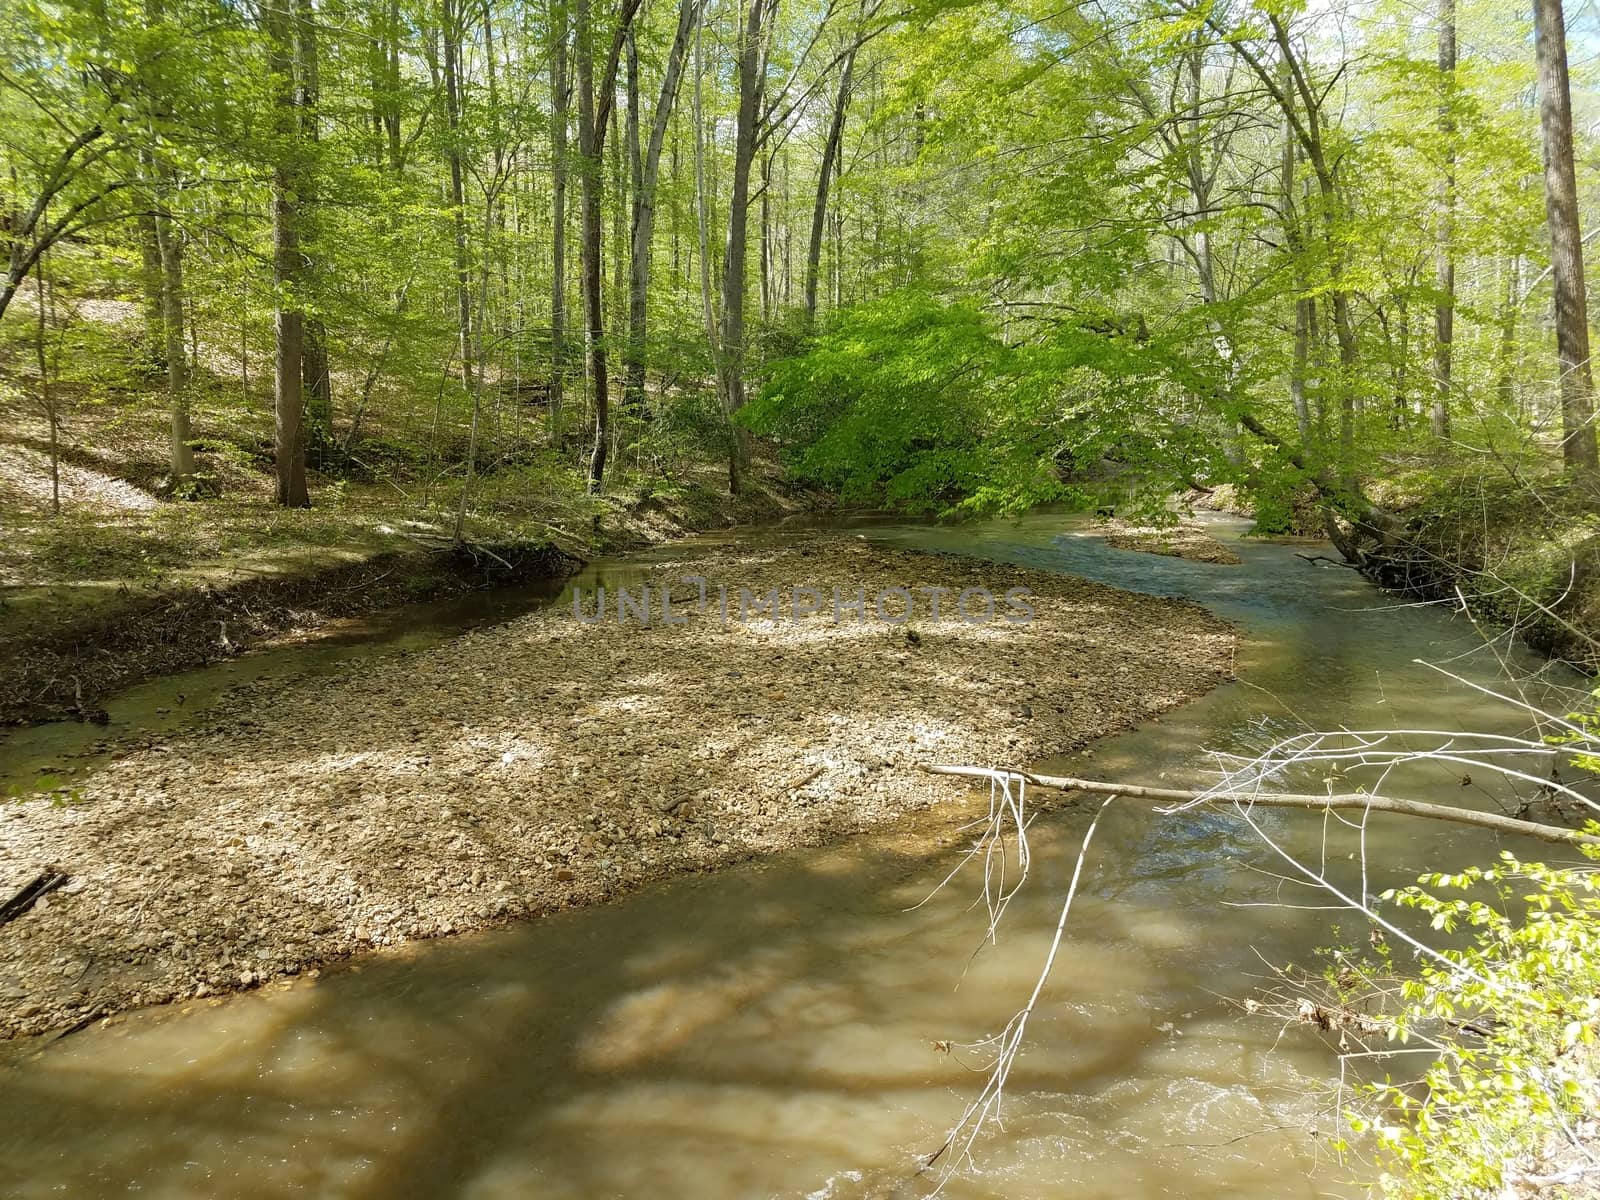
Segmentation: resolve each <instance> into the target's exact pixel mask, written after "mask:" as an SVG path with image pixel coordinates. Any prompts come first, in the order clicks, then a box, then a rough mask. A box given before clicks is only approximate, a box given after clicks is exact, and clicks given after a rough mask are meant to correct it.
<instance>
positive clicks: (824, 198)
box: [806, 42, 859, 325]
mask: <svg viewBox="0 0 1600 1200" xmlns="http://www.w3.org/2000/svg"><path fill="white" fill-rule="evenodd" d="M858 48H859V42H858V43H856V44H855V45H852V46H851V47H850V50H849V52H848V53H847V54H846V55H845V58H844V63H843V64H842V65H841V66H840V68H839V90H838V92H837V93H835V95H834V98H833V117H832V119H831V120H830V121H829V122H828V140H827V141H826V142H824V143H823V145H822V167H821V169H820V170H819V171H818V172H817V202H816V205H815V207H813V208H812V210H811V242H810V245H809V246H808V247H807V249H806V323H807V324H808V325H810V324H815V323H816V319H817V276H818V274H819V273H820V271H821V269H822V235H823V231H824V229H825V228H826V225H827V220H828V187H829V184H830V183H831V182H832V180H833V176H834V173H835V172H834V164H835V163H837V162H838V161H839V147H840V143H841V142H842V141H843V140H844V118H845V112H846V110H848V109H849V107H850V78H851V76H852V75H853V74H854V72H855V67H856V51H857V49H858Z"/></svg>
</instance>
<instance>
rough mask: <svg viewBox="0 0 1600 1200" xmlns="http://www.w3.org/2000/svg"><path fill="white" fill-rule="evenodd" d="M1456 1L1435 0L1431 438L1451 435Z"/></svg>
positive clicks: (1453, 329)
mask: <svg viewBox="0 0 1600 1200" xmlns="http://www.w3.org/2000/svg"><path fill="white" fill-rule="evenodd" d="M1455 79H1456V0H1439V88H1440V93H1441V94H1440V97H1439V135H1440V137H1441V139H1442V140H1443V142H1444V175H1443V177H1442V178H1441V179H1440V180H1439V251H1438V264H1437V277H1438V279H1437V285H1438V289H1439V302H1438V304H1437V305H1436V306H1435V308H1434V310H1433V327H1434V342H1433V412H1432V419H1431V422H1430V424H1431V426H1432V429H1433V436H1434V437H1436V438H1448V437H1449V436H1450V377H1451V372H1452V367H1453V361H1452V360H1453V352H1454V349H1455V347H1454V341H1455V319H1456V264H1455V258H1454V257H1453V250H1452V243H1453V242H1454V239H1455V206H1456V151H1455V134H1456V127H1455V117H1454V115H1453V113H1452V106H1453V105H1454V103H1455Z"/></svg>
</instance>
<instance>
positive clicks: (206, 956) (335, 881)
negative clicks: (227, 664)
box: [0, 535, 1236, 1037]
mask: <svg viewBox="0 0 1600 1200" xmlns="http://www.w3.org/2000/svg"><path fill="white" fill-rule="evenodd" d="M693 575H699V576H704V577H705V578H706V579H707V580H709V584H708V588H709V598H708V601H707V603H706V605H705V608H704V611H701V610H700V606H699V603H698V594H697V591H696V587H695V585H694V584H693V583H691V582H686V581H685V576H693ZM648 582H649V584H650V587H651V606H652V614H653V616H654V619H653V620H652V622H651V624H650V625H649V626H647V627H646V626H640V625H639V624H637V623H636V622H634V621H632V620H631V619H630V621H629V622H628V623H626V624H619V623H618V621H617V620H616V618H615V614H614V612H613V611H612V604H614V601H615V597H613V598H612V604H608V611H607V614H606V619H605V620H603V621H600V622H597V623H594V622H591V623H585V622H581V621H579V620H578V619H576V615H575V613H574V612H573V611H572V610H571V609H570V608H561V609H557V608H547V609H541V610H538V611H535V612H532V613H529V614H527V615H525V616H522V617H520V618H518V619H516V620H514V621H512V622H510V623H509V624H506V625H503V626H499V627H496V628H490V629H483V630H478V631H473V632H469V633H466V634H464V635H462V636H460V637H457V638H454V639H452V640H450V641H448V642H446V643H443V644H440V645H436V646H433V647H431V648H427V649H422V650H415V651H410V652H395V653H391V654H388V655H386V656H382V657H379V658H376V659H367V660H364V661H360V662H358V663H351V664H348V665H347V666H346V667H345V668H342V669H341V671H340V672H338V673H336V674H334V675H331V676H323V677H319V678H317V679H315V680H305V681H301V682H298V683H296V682H291V683H289V684H287V685H285V684H283V683H282V682H281V681H274V682H271V683H256V684H245V685H242V686H241V688H240V689H239V691H238V694H237V695H236V696H235V697H234V698H233V702H232V703H230V704H228V705H227V706H225V707H224V708H219V709H218V710H217V711H216V712H215V714H214V715H209V716H207V717H206V718H203V719H202V720H201V721H200V722H199V723H198V724H196V725H194V726H191V727H190V728H188V729H187V730H185V731H184V732H182V733H180V734H177V735H175V736H173V737H172V738H171V739H170V740H165V741H158V742H155V743H153V744H145V745H142V746H138V747H131V748H126V749H125V750H124V752H123V753H122V754H121V755H120V757H117V758H116V759H114V760H113V761H112V762H111V763H110V764H109V765H107V766H106V767H104V768H103V769H102V770H100V771H99V772H98V773H97V774H94V775H92V776H90V777H89V778H88V779H87V780H85V781H84V782H83V784H82V785H81V787H80V788H79V789H78V790H77V791H76V792H75V794H74V797H73V798H72V800H71V801H70V802H66V803H61V804H57V805H54V806H52V805H51V804H50V803H49V802H47V801H45V800H42V799H40V800H36V801H33V802H24V803H20V804H13V805H10V806H9V807H8V808H7V809H5V810H3V811H0V864H4V867H3V868H0V895H9V894H10V892H9V891H8V890H7V888H9V887H16V886H20V885H21V884H22V883H25V882H27V880H28V879H30V878H32V877H34V876H36V875H38V874H39V873H42V872H44V871H45V870H47V869H48V870H53V871H57V872H60V873H62V874H64V875H66V876H70V881H69V882H67V883H66V885H65V886H64V887H62V888H60V889H59V890H58V891H56V892H54V893H52V894H51V895H49V896H47V897H46V898H45V899H44V900H41V901H40V902H39V903H37V904H36V905H34V906H33V907H32V908H31V909H30V910H29V911H27V912H25V913H24V914H23V915H21V916H19V917H17V918H16V919H15V920H13V921H11V922H10V923H9V924H6V925H3V926H0V1001H3V1002H4V1003H3V1004H0V1035H3V1036H11V1037H15V1036H18V1035H23V1034H32V1033H39V1032H43V1031H46V1030H50V1029H57V1028H62V1027H70V1026H73V1025H75V1024H78V1023H80V1022H82V1021H84V1020H85V1019H87V1018H90V1017H98V1016H104V1015H107V1014H110V1013H114V1012H116V1011H118V1010H122V1009H127V1008H131V1007H134V1006H138V1005H145V1004H153V1003H160V1002H166V1001H171V1000H176V999H185V998H191V997H195V996H203V995H207V994H210V993H218V992H223V991H228V990H237V989H240V988H248V987H252V986H255V985H258V984H260V983H262V982H265V981H267V980H271V979H273V978H275V977H281V976H284V975H293V974H297V973H299V972H301V971H303V970H307V969H310V968H314V967H315V966H316V965H317V964H319V963H324V962H328V961H330V960H336V959H339V958H343V957H346V956H349V955H352V954H356V953H359V952H362V951H365V950H370V949H372V948H373V947H377V946H385V945H390V944H394V943H399V942H405V941H409V940H413V939H419V938H429V937H437V936H441V935H447V934H451V933H454V932H457V931H461V930H466V929H471V928H477V927H482V926H486V925H491V924H495V923H498V922H503V921H507V920H512V919H516V918H520V917H527V916H532V915H535V914H538V913H542V912H546V911H550V910H553V909H558V908H562V907H566V906H570V905H578V904H586V903H592V902H596V901H599V900H602V899H605V898H608V897H611V896H613V895H616V894H618V893H620V892H622V891H625V890H628V889H631V888H634V887H636V886H638V885H640V884H641V883H644V882H645V881H647V880H651V879H655V878H658V877H662V876H666V875H669V874H673V873H677V872H684V871H694V870H702V869H708V868H713V867H717V866H721V865H724V864H728V863H732V862H735V861H738V860H741V859H745V858H749V857H752V856H756V855H761V854H767V853H771V852H774V851H778V850H781V849H784V848H787V847H791V846H797V845H806V844H816V843H821V842H823V841H826V840H829V839H834V838H838V837H841V836H844V835H846V834H848V833H850V832H852V831H855V830H860V829H864V828H867V827H869V826H873V825H876V824H879V823H882V822H886V821H889V820H892V819H895V818H896V817H899V816H902V815H904V814H908V813H910V812H913V811H920V810H925V809H928V808H930V807H933V806H941V808H943V807H944V806H948V811H949V812H950V814H951V817H952V820H954V819H955V817H956V816H957V815H958V814H959V815H961V816H962V818H963V819H965V818H966V817H970V815H971V806H972V805H973V804H974V803H979V804H981V799H979V798H977V797H975V796H974V794H973V792H972V791H971V790H970V789H967V788H964V787H963V786H962V785H961V784H959V783H957V782H955V781H951V780H948V779H939V778H935V777H930V776H928V775H925V774H924V773H922V772H921V771H920V770H919V769H918V768H919V766H922V765H927V764H933V763H948V762H973V763H985V764H995V765H1003V764H1014V765H1023V764H1026V763H1028V762H1031V761H1033V760H1036V759H1037V758H1039V757H1041V756H1044V755H1047V754H1054V753H1058V752H1062V751H1066V750H1069V749H1072V748H1075V747H1079V746H1082V745H1083V744H1085V743H1086V742H1089V741H1091V740H1093V739H1095V738H1098V737H1102V736H1105V735H1107V734H1110V733H1113V732H1116V731H1119V730H1122V729H1125V728H1128V727H1130V726H1132V725H1134V724H1136V723H1138V722H1140V721H1143V720H1146V719H1148V718H1150V717H1152V716H1154V715H1156V714H1158V713H1161V712H1163V711H1165V710H1168V709H1171V708H1173V707H1175V706H1177V705H1179V704H1182V703H1183V702H1184V701H1186V700H1188V699H1190V698H1192V697H1194V696H1197V695H1200V694H1202V693H1204V692H1206V691H1208V690H1209V689H1211V688H1213V687H1215V686H1216V685H1217V684H1219V683H1220V682H1222V681H1224V680H1226V679H1227V678H1229V677H1230V676H1231V673H1232V663H1233V654H1234V649H1235V641H1236V639H1235V634H1234V631H1233V629H1232V628H1231V627H1230V626H1229V625H1227V624H1226V623H1225V622H1223V621H1222V620H1220V619H1219V618H1217V617H1215V616H1213V615H1211V614H1210V613H1208V612H1207V611H1206V610H1204V609H1203V608H1200V607H1199V606H1197V605H1194V604H1190V603H1187V602H1183V601H1176V600H1167V599H1159V598H1154V597H1150V596H1142V595H1133V594H1130V593H1126V592H1121V591H1118V590H1115V589H1112V588H1108V587H1105V586H1102V585H1099V584H1094V583H1090V582H1086V581H1083V580H1078V579H1073V578H1069V577H1064V576H1060V575H1055V574H1050V573H1045V572H1037V571H1030V570H1026V569H1023V568H1018V567H1013V566H1008V565H1000V564H993V563H985V562H980V561H976V560H968V559H963V558H958V557H951V556H942V555H925V554H916V553H909V552H903V551H894V550H887V549H879V548H876V547H871V546H869V545H868V544H866V543H865V542H864V541H862V540H861V539H859V538H854V537H849V536H844V535H812V536H808V537H806V538H804V539H803V540H801V541H799V542H798V543H794V544H790V545H788V546H785V547H783V548H777V549H769V548H763V549H739V548H717V549H710V550H705V551H703V552H697V553H696V554H695V555H694V556H692V557H689V558H686V559H679V560H674V561H673V562H672V563H670V564H662V565H659V566H657V567H655V568H653V570H652V571H651V573H650V575H649V578H648ZM719 584H722V585H726V586H727V587H728V588H729V589H730V594H731V596H732V597H733V599H732V601H731V603H732V605H733V614H732V615H731V616H730V619H729V620H728V621H727V622H726V623H724V622H723V620H722V618H721V616H720V611H719V610H720V605H719V603H718V600H717V596H718V591H717V589H718V585H719ZM919 586H928V587H933V586H936V587H944V588H951V589H956V590H959V589H962V588H966V587H984V588H987V589H989V590H990V591H991V592H992V593H994V595H995V596H996V598H997V601H998V607H997V611H996V614H995V616H994V618H993V619H992V620H989V621H987V622H984V623H969V622H967V621H964V620H962V619H960V618H959V617H957V616H956V614H955V613H953V612H952V611H951V607H950V602H949V600H948V599H947V602H946V606H945V608H944V610H943V612H942V614H941V617H940V618H939V619H937V620H935V619H934V618H933V617H932V615H931V613H930V612H929V602H928V599H927V597H926V596H925V595H921V594H918V595H917V600H916V609H915V614H914V615H913V617H912V619H911V620H910V621H909V622H908V623H906V624H891V623H888V622H886V621H880V620H877V619H874V601H873V598H874V597H875V596H876V595H877V594H878V593H879V592H880V590H882V589H885V588H890V587H904V588H911V589H914V588H917V587H919ZM1018 587H1021V588H1026V589H1028V590H1029V591H1030V592H1031V593H1032V598H1031V600H1030V601H1029V603H1031V606H1032V609H1033V613H1034V616H1033V619H1032V620H1031V622H1028V623H1013V622H1011V621H1007V620H1005V619H1003V618H1004V617H1005V615H1006V614H1008V613H1010V615H1013V616H1020V615H1021V614H1020V612H1019V611H1018V610H1016V609H1013V608H1010V607H1008V605H1007V602H1006V601H1005V600H1004V598H1003V595H1004V593H1005V592H1006V590H1007V589H1009V588H1018ZM740 588H748V589H750V590H751V591H752V592H753V593H754V592H766V591H768V590H769V589H772V588H778V589H780V602H781V603H782V604H783V605H784V612H783V615H782V619H775V620H774V619H768V618H765V617H761V618H758V617H756V616H755V615H754V614H751V615H750V616H749V618H748V619H746V620H738V619H736V618H737V616H738V613H739V609H738V599H737V597H738V594H739V589H740ZM795 588H814V589H816V590H817V591H818V593H820V596H821V611H820V612H818V613H816V614H815V615H810V616H804V615H802V616H800V617H791V615H790V611H789V609H788V604H789V601H790V598H791V589H795ZM858 588H860V589H864V590H865V595H866V597H867V600H866V605H867V610H866V611H867V619H866V620H864V621H863V620H858V619H856V618H855V616H854V614H853V613H852V612H851V611H849V610H844V611H843V612H842V613H841V614H839V617H840V619H837V620H836V619H835V613H834V612H833V596H834V593H835V589H837V590H838V592H839V593H840V594H841V596H842V598H843V600H844V601H845V602H846V603H848V602H849V601H850V600H852V599H853V598H854V597H855V596H856V594H857V589H858ZM663 589H669V590H670V593H671V595H672V598H673V599H672V607H673V613H674V618H675V619H676V618H677V617H679V616H680V615H681V616H682V618H683V619H684V623H683V624H681V625H679V624H676V623H674V624H672V625H670V626H669V625H664V624H663V623H662V622H661V620H660V619H659V618H660V603H661V601H660V593H661V591H662V590H663ZM802 595H804V594H802ZM806 598H809V597H806ZM594 603H595V598H594V597H593V596H589V597H586V598H585V601H584V607H585V615H586V616H590V617H592V616H593V606H594ZM899 603H900V602H899V601H894V602H891V608H892V607H893V606H894V605H896V604H899ZM980 611H981V609H980ZM974 615H976V614H974Z"/></svg>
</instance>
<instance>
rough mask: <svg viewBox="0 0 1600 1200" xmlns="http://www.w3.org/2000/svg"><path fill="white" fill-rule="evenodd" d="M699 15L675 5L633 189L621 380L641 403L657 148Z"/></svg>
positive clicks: (688, 5)
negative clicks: (675, 18) (674, 18)
mask: <svg viewBox="0 0 1600 1200" xmlns="http://www.w3.org/2000/svg"><path fill="white" fill-rule="evenodd" d="M699 20H700V0H682V3H681V4H680V5H679V7H678V32H677V33H676V35H674V37H673V39H672V49H671V50H670V51H668V53H667V66H666V73H665V74H664V75H663V76H662V77H661V96H660V98H659V99H658V100H657V101H656V111H655V115H654V117H653V118H652V119H651V122H650V141H649V144H648V146H647V147H646V149H645V156H644V163H643V164H642V166H641V167H640V170H639V176H638V185H637V188H636V190H635V192H634V204H633V231H632V242H633V245H632V250H631V259H630V265H631V267H632V271H631V274H630V276H629V279H628V345H627V350H626V355H627V362H626V364H625V368H626V369H625V376H626V381H625V383H624V385H623V387H624V396H625V402H626V403H627V404H629V405H630V406H632V407H636V408H639V409H641V410H642V409H643V407H644V371H645V355H646V351H647V339H648V335H649V313H650V244H651V238H652V236H653V235H654V232H655V218H656V187H657V184H658V182H659V180H660V174H661V148H662V146H663V144H664V143H665V142H666V137H667V125H668V122H670V121H671V119H672V110H673V108H674V106H675V105H676V102H677V96H678V86H679V81H680V80H681V79H682V77H683V61H684V58H685V57H686V56H687V54H688V51H689V37H690V34H691V33H693V32H694V30H695V28H696V25H697V23H698V22H699Z"/></svg>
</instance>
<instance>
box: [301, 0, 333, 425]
mask: <svg viewBox="0 0 1600 1200" xmlns="http://www.w3.org/2000/svg"><path fill="white" fill-rule="evenodd" d="M295 46H296V49H297V52H298V55H299V62H300V92H299V109H300V137H301V145H302V146H304V147H305V148H306V150H307V152H308V153H314V152H315V147H316V144H317V141H318V139H319V136H320V135H319V133H318V127H317V126H318V119H317V106H318V105H319V104H320V102H321V98H322V81H321V73H320V70H319V68H318V61H317V60H318V52H317V16H316V13H315V12H314V11H313V9H312V6H311V0H295ZM299 182H300V195H299V197H298V204H299V209H300V241H301V251H300V252H301V258H302V262H303V267H302V269H303V271H304V273H305V275H306V276H307V277H311V276H313V274H314V271H315V268H314V266H313V264H312V262H311V256H310V255H309V254H308V253H307V251H306V244H307V242H308V241H310V242H313V243H314V241H315V236H316V222H317V175H316V166H315V164H314V163H313V164H311V165H310V166H308V167H303V168H302V170H301V172H300V180H299ZM303 336H304V343H303V346H302V350H301V364H300V368H301V389H302V396H303V397H304V401H305V422H306V434H307V440H308V441H310V442H311V443H313V444H315V445H317V446H326V445H327V444H328V443H329V442H331V441H332V439H333V377H332V375H331V374H330V373H329V367H328V334H327V330H326V329H324V328H323V324H322V318H321V317H318V316H314V315H312V316H307V317H305V318H304V334H303Z"/></svg>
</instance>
